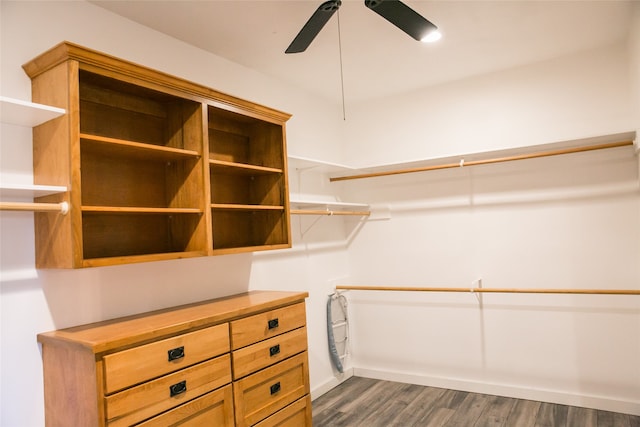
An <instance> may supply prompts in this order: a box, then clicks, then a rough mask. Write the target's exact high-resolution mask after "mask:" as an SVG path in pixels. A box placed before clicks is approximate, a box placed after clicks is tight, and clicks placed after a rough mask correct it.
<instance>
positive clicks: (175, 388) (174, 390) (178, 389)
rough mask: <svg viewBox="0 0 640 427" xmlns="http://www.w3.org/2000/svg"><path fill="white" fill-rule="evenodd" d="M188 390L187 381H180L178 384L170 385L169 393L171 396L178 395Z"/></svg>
mask: <svg viewBox="0 0 640 427" xmlns="http://www.w3.org/2000/svg"><path fill="white" fill-rule="evenodd" d="M186 391H187V381H186V380H185V381H180V382H179V383H177V384H174V385H172V386H169V394H170V395H171V397H173V396H177V395H179V394H182V393H184V392H186Z"/></svg>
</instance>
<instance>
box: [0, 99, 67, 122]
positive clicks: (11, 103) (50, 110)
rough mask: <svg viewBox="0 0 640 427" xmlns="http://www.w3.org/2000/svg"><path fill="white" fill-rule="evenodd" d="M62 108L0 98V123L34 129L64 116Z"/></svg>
mask: <svg viewBox="0 0 640 427" xmlns="http://www.w3.org/2000/svg"><path fill="white" fill-rule="evenodd" d="M65 112H66V111H65V110H64V109H63V108H58V107H51V106H49V105H44V104H38V103H35V102H29V101H22V100H19V99H13V98H9V97H6V96H0V113H1V114H0V122H2V123H6V124H10V125H17V126H26V127H35V126H38V125H39V124H42V123H45V122H48V121H49V120H51V119H55V118H56V117H60V116H61V115H63V114H65Z"/></svg>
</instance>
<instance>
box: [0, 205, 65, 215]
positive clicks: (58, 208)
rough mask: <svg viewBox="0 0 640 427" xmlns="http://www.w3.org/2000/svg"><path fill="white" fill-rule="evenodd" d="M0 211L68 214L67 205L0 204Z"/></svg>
mask: <svg viewBox="0 0 640 427" xmlns="http://www.w3.org/2000/svg"><path fill="white" fill-rule="evenodd" d="M0 211H31V212H60V213H61V214H63V215H65V214H66V213H67V212H69V203H67V202H62V203H27V202H0Z"/></svg>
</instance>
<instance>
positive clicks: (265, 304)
mask: <svg viewBox="0 0 640 427" xmlns="http://www.w3.org/2000/svg"><path fill="white" fill-rule="evenodd" d="M308 296H309V294H308V292H286V291H250V292H246V293H242V294H237V295H232V296H228V297H222V298H217V299H213V300H208V301H202V302H197V303H192V304H187V305H182V306H178V307H172V308H167V309H163V310H157V311H152V312H148V313H141V314H137V315H133V316H128V317H123V318H118V319H112V320H105V321H102V322H97V323H91V324H87V325H81V326H75V327H72V328H67V329H60V330H57V331H51V332H45V333H41V334H38V341H39V342H41V343H44V342H46V343H49V344H52V345H77V346H80V347H85V348H86V349H87V350H88V351H90V352H93V353H94V354H98V353H105V352H109V351H111V350H114V349H122V348H125V347H130V346H132V345H137V344H140V343H142V342H146V341H150V340H154V339H158V338H164V337H170V336H174V335H178V334H181V333H184V332H186V331H190V330H195V329H201V328H205V327H207V326H213V325H216V324H219V323H224V322H228V321H230V320H233V319H236V318H239V317H243V316H246V315H251V314H256V313H260V312H263V311H268V310H272V309H274V308H278V307H282V306H285V305H290V304H293V303H296V302H301V301H304V299H305V298H307V297H308Z"/></svg>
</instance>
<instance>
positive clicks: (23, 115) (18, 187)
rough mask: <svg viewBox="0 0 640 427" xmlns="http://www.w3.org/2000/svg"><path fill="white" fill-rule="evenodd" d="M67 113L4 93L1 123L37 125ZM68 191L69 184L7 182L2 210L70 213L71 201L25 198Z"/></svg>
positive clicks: (2, 189) (1, 189)
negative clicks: (40, 200)
mask: <svg viewBox="0 0 640 427" xmlns="http://www.w3.org/2000/svg"><path fill="white" fill-rule="evenodd" d="M63 114H65V110H64V109H62V108H57V107H51V106H48V105H44V104H37V103H35V102H28V101H22V100H19V99H13V98H9V97H6V96H0V122H2V123H4V124H10V125H17V126H25V127H34V126H38V125H39V124H42V123H45V122H48V121H49V120H52V119H55V118H56V117H60V116H62V115H63ZM66 191H67V187H65V186H57V185H34V184H5V183H3V184H2V186H0V200H1V201H0V211H29V212H59V213H62V214H66V213H67V212H69V204H68V203H67V202H62V203H40V202H38V203H33V202H25V201H23V200H24V199H34V198H36V197H44V196H50V195H52V194H59V193H64V192H66ZM18 200H20V201H18Z"/></svg>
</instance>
